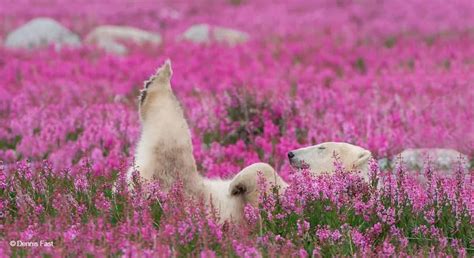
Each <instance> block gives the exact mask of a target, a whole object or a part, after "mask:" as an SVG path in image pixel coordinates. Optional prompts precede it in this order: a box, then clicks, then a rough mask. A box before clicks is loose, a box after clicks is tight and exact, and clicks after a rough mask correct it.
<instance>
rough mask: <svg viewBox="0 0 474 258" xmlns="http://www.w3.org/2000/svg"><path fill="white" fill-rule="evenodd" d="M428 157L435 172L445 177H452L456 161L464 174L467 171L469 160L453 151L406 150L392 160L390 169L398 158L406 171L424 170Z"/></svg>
mask: <svg viewBox="0 0 474 258" xmlns="http://www.w3.org/2000/svg"><path fill="white" fill-rule="evenodd" d="M428 157H429V158H430V160H431V166H432V168H433V169H434V170H436V171H441V172H443V174H445V175H452V174H453V173H454V171H455V170H456V169H457V167H458V161H459V160H460V159H461V160H462V168H463V169H464V171H465V172H468V171H469V158H468V156H467V155H464V154H462V153H460V152H458V151H456V150H453V149H436V148H433V149H430V148H423V149H406V150H404V151H403V152H401V153H400V154H398V155H395V156H394V157H393V158H392V162H391V163H392V167H394V166H395V164H397V162H398V160H399V158H401V159H402V162H403V165H404V166H405V168H406V169H408V170H422V171H423V170H424V169H425V166H426V165H427V164H426V162H427V160H428Z"/></svg>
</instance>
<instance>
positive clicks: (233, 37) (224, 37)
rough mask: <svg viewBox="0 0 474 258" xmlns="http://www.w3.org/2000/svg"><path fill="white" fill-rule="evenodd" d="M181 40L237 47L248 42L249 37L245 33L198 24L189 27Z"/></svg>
mask: <svg viewBox="0 0 474 258" xmlns="http://www.w3.org/2000/svg"><path fill="white" fill-rule="evenodd" d="M181 38H182V39H184V40H188V41H191V42H194V43H210V42H213V41H214V42H218V43H226V44H229V45H237V44H240V43H244V42H246V41H248V39H249V35H248V34H247V33H245V32H242V31H239V30H235V29H230V28H226V27H220V26H211V25H209V24H205V23H202V24H196V25H193V26H191V27H189V28H188V29H187V30H186V31H185V32H184V33H183V35H181Z"/></svg>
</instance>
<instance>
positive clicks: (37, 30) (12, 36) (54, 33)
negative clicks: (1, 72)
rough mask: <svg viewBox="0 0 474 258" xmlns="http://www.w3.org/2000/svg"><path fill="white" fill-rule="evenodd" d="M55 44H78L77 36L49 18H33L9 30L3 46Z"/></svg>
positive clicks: (26, 46) (24, 46) (35, 46)
mask: <svg viewBox="0 0 474 258" xmlns="http://www.w3.org/2000/svg"><path fill="white" fill-rule="evenodd" d="M48 45H55V46H56V47H61V46H64V45H67V46H72V47H76V46H80V45H81V41H80V39H79V36H77V35H76V34H74V33H72V32H71V31H70V30H69V29H67V28H66V27H64V26H63V25H61V24H60V23H58V22H57V21H55V20H53V19H51V18H35V19H33V20H31V21H29V22H27V23H26V24H24V25H22V26H21V27H19V28H17V29H16V30H14V31H12V32H10V33H9V34H8V36H7V38H6V40H5V47H7V48H15V49H34V48H41V47H46V46H48Z"/></svg>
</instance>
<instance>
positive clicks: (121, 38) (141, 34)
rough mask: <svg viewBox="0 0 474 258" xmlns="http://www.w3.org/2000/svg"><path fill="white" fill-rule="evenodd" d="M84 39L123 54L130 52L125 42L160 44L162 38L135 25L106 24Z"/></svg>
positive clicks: (106, 49)
mask: <svg viewBox="0 0 474 258" xmlns="http://www.w3.org/2000/svg"><path fill="white" fill-rule="evenodd" d="M84 41H85V42H86V43H87V44H95V45H97V46H98V47H100V48H102V49H104V50H105V51H106V52H109V53H114V54H119V55H123V54H126V53H127V52H128V49H127V45H126V44H124V43H132V44H137V45H146V44H150V45H159V44H161V41H162V39H161V36H160V35H159V34H156V33H152V32H149V31H145V30H141V29H138V28H134V27H128V26H114V25H104V26H99V27H96V28H95V29H94V30H92V31H91V32H90V33H89V34H88V35H87V36H86V38H85V40H84Z"/></svg>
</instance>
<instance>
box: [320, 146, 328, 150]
mask: <svg viewBox="0 0 474 258" xmlns="http://www.w3.org/2000/svg"><path fill="white" fill-rule="evenodd" d="M318 149H320V150H325V149H326V147H324V146H319V147H318Z"/></svg>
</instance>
